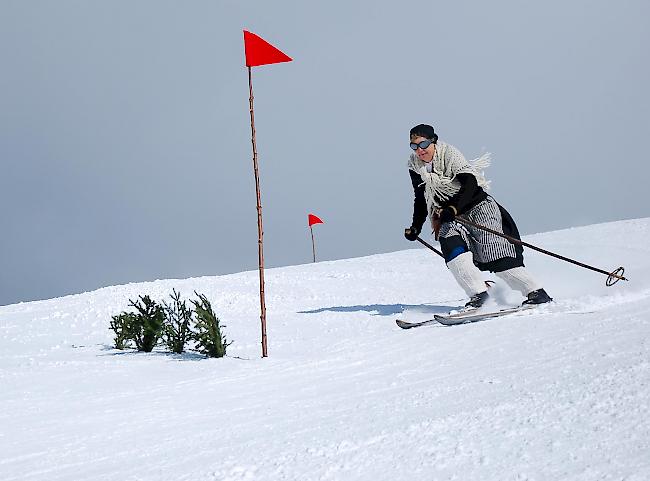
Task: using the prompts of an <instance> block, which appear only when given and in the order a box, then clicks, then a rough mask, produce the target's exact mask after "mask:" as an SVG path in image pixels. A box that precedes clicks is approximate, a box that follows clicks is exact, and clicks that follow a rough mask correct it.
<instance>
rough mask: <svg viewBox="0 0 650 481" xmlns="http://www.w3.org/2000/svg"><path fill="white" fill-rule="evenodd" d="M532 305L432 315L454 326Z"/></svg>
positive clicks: (499, 315) (525, 308)
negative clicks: (489, 310) (490, 310)
mask: <svg viewBox="0 0 650 481" xmlns="http://www.w3.org/2000/svg"><path fill="white" fill-rule="evenodd" d="M533 307H536V305H535V304H524V305H522V306H517V307H510V308H507V309H501V310H499V311H492V312H474V311H471V312H469V313H467V312H462V313H458V314H449V315H441V314H436V315H435V316H434V320H435V321H438V322H439V323H440V324H443V325H445V326H456V325H458V324H466V323H470V322H478V321H483V320H485V319H492V318H495V317H501V316H507V315H510V314H516V313H518V312H522V311H527V310H529V309H532V308H533Z"/></svg>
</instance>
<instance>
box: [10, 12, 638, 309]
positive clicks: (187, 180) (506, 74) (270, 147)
mask: <svg viewBox="0 0 650 481" xmlns="http://www.w3.org/2000/svg"><path fill="white" fill-rule="evenodd" d="M649 5H650V4H649V3H648V2H647V1H645V0H638V1H621V2H616V3H614V2H605V1H586V0H585V1H560V0H553V1H547V2H525V1H514V0H513V1H493V2H482V1H473V2H469V1H454V2H424V1H417V0H416V1H411V2H407V3H403V2H402V3H400V2H393V1H386V0H380V1H360V2H347V1H333V2H318V4H316V2H304V1H297V0H296V1H285V2H265V1H256V2H240V1H234V0H232V1H218V0H216V1H214V0H213V1H208V0H205V1H192V0H188V1H184V2H180V1H161V0H139V1H132V0H129V1H125V0H111V1H87V0H83V1H82V0H78V1H71V0H59V1H24V0H0V65H1V68H2V73H1V75H0V162H1V167H2V169H1V175H0V200H1V202H2V210H1V211H0V216H1V217H0V218H1V223H0V225H1V226H2V236H1V237H0V272H1V274H0V304H8V303H13V302H18V301H26V300H32V299H41V298H48V297H55V296H60V295H64V294H69V293H75V292H82V291H86V290H91V289H95V288H97V287H101V286H107V285H113V284H121V283H127V282H135V281H142V280H151V279H157V278H184V277H191V276H199V275H214V274H221V273H228V272H237V271H243V270H251V269H256V268H257V224H256V213H255V187H254V180H253V173H252V162H251V147H250V126H249V118H248V85H247V74H246V69H245V68H244V67H243V64H244V51H243V40H242V29H247V30H250V31H252V32H254V33H256V34H258V35H260V36H261V37H263V38H264V39H266V40H268V41H269V42H271V43H272V44H274V45H275V46H277V47H278V48H280V49H281V50H283V51H284V52H285V53H287V54H288V55H290V56H291V57H293V58H294V61H293V62H291V63H286V64H279V65H272V66H266V67H259V68H255V69H254V74H253V76H254V78H253V83H254V89H255V110H256V126H257V134H258V149H259V153H260V165H261V181H262V203H263V208H264V222H265V255H266V261H267V266H268V267H273V266H280V265H290V264H300V263H306V262H310V261H311V244H310V238H309V231H308V229H307V214H308V213H309V212H313V213H315V214H317V215H319V216H320V217H321V218H322V219H323V220H324V221H325V225H320V226H316V228H315V234H316V241H317V254H318V258H319V259H321V260H324V259H339V258H346V257H356V256H362V255H367V254H373V253H379V252H389V251H394V250H399V249H405V248H411V247H413V244H409V243H408V242H407V241H406V240H404V238H403V235H402V233H403V228H404V227H406V226H408V224H409V223H410V217H411V208H412V191H411V186H410V182H409V176H408V173H407V171H406V159H407V157H408V155H409V152H410V151H409V149H408V130H409V128H410V127H412V126H413V125H415V124H417V123H421V122H424V123H431V124H433V125H434V126H435V128H436V131H437V132H439V134H440V137H441V139H442V140H445V141H447V142H449V143H452V144H454V145H455V146H457V147H458V148H459V149H460V150H461V151H462V152H463V153H464V154H465V156H466V157H468V158H474V157H477V156H478V155H480V154H481V153H482V152H483V151H486V150H487V151H490V152H492V154H493V165H492V167H490V169H488V171H487V172H486V173H487V177H488V178H489V179H490V180H492V186H493V190H492V193H493V194H494V195H495V197H496V198H497V200H498V201H499V202H501V203H502V204H504V205H505V206H506V207H507V208H508V210H510V212H511V213H512V214H513V216H514V218H515V220H516V221H517V222H518V224H519V227H520V230H521V231H522V232H523V233H532V232H540V231H547V230H553V229H560V228H565V227H569V226H574V225H583V224H590V223H597V222H605V221H611V220H618V219H627V218H634V217H645V216H648V215H650V206H649V205H648V204H649V202H648V201H649V200H650V196H649V195H648V191H647V189H648V187H647V178H648V175H649V174H650V168H649V167H648V162H649V161H648V153H647V148H646V142H647V140H648V139H649V138H650V121H649V120H648V112H650V94H649V93H648V85H650V67H649V62H648V48H649V47H650V26H649V25H648V18H649V16H650V6H649ZM621 241H622V242H624V236H623V235H622V236H621ZM594 242H598V239H594ZM603 261H604V265H605V266H606V265H609V264H610V263H608V262H607V261H606V260H605V259H603ZM432 262H437V260H436V259H435V258H432ZM396 282H397V280H396Z"/></svg>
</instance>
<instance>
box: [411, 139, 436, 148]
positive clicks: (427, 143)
mask: <svg viewBox="0 0 650 481" xmlns="http://www.w3.org/2000/svg"><path fill="white" fill-rule="evenodd" d="M431 144H433V140H423V141H422V142H420V143H419V144H415V143H413V142H411V144H410V145H411V148H412V149H413V150H418V148H420V149H422V150H424V149H426V148H427V147H429V146H430V145H431Z"/></svg>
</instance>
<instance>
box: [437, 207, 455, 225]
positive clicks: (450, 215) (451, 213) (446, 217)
mask: <svg viewBox="0 0 650 481" xmlns="http://www.w3.org/2000/svg"><path fill="white" fill-rule="evenodd" d="M457 213H458V212H457V211H456V208H455V207H454V206H453V205H450V206H449V207H445V208H444V209H442V210H441V211H440V222H443V223H444V222H451V221H452V220H454V217H456V214H457Z"/></svg>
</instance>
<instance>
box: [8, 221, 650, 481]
mask: <svg viewBox="0 0 650 481" xmlns="http://www.w3.org/2000/svg"><path fill="white" fill-rule="evenodd" d="M649 237H650V219H638V220H628V221H621V222H615V223H609V224H602V225H592V226H588V227H581V228H575V229H570V230H564V231H557V232H549V233H544V234H538V235H534V236H528V237H527V238H526V239H525V240H527V241H528V242H531V243H533V244H536V245H539V246H540V247H543V248H545V249H549V250H552V251H554V252H558V253H560V254H563V255H566V256H569V257H573V258H576V259H578V260H580V261H582V262H586V263H590V264H593V265H596V266H599V267H602V268H604V269H608V270H611V269H614V268H615V267H617V266H619V265H624V266H625V267H626V272H625V275H626V276H627V277H628V278H629V279H630V282H619V283H618V284H617V285H615V286H613V287H609V288H608V287H605V283H604V281H605V276H602V275H600V274H597V273H593V272H590V271H588V270H585V269H581V268H578V267H576V266H572V265H570V264H568V263H564V262H561V261H558V260H555V259H552V258H550V257H547V256H543V255H542V254H539V253H536V252H533V251H530V250H527V251H526V261H527V265H528V266H529V267H530V269H531V271H532V272H534V273H535V274H536V275H537V276H538V277H539V278H541V279H542V280H543V281H544V284H545V286H546V287H547V290H548V292H549V293H550V294H551V295H552V296H554V297H555V298H556V302H555V303H553V305H550V306H545V307H543V308H540V309H539V310H538V311H533V312H530V313H527V314H525V315H522V316H519V317H510V318H501V319H497V320H492V321H487V322H483V323H477V324H472V325H464V326H457V327H442V326H437V325H434V326H430V327H425V328H420V329H412V330H409V331H404V330H401V329H399V328H398V327H396V325H395V322H394V321H395V319H396V318H397V317H408V318H410V319H423V318H426V317H430V316H431V314H432V313H435V312H442V311H446V310H448V309H449V308H451V307H455V306H458V305H460V304H461V303H462V301H463V297H464V295H463V293H462V291H461V290H460V289H459V288H458V287H457V286H456V285H455V283H454V282H453V280H452V278H451V276H450V274H449V273H448V272H447V270H446V268H445V266H444V264H443V263H442V262H441V260H440V259H439V258H438V257H437V256H435V255H434V254H432V253H431V252H430V251H428V250H426V249H424V248H422V249H419V248H418V249H411V250H405V251H400V252H395V253H390V254H383V255H375V256H371V257H365V258H358V259H348V260H341V261H334V262H322V263H317V264H309V265H302V266H292V267H286V268H279V269H271V270H267V272H266V280H267V285H266V290H267V308H268V336H269V337H268V340H269V358H267V359H261V358H260V351H261V349H260V327H259V299H258V284H257V282H258V281H257V272H256V271H253V272H244V273H240V274H235V275H228V276H219V277H205V278H197V279H186V280H165V281H155V282H150V283H143V284H130V285H125V286H115V287H109V288H104V289H100V290H98V291H95V292H89V293H84V294H79V295H74V296H69V297H64V298H60V299H52V300H47V301H39V302H30V303H24V304H17V305H11V306H5V307H0V479H1V480H3V481H12V480H20V481H28V480H48V481H54V480H75V481H77V480H193V481H202V480H206V481H208V480H209V481H212V480H368V481H370V480H409V481H410V480H447V479H450V480H451V479H456V480H551V479H552V480H585V481H586V480H600V479H603V480H605V479H606V480H628V481H637V480H638V481H642V480H648V479H650V413H649V407H650V356H649V354H650V314H649V313H650V255H649V251H650V247H648V245H647V239H648V238H649ZM172 288H175V289H177V290H180V291H181V293H182V294H183V296H184V297H185V298H188V297H191V296H192V293H193V291H194V290H197V291H198V292H201V293H205V294H206V295H207V296H208V298H209V299H210V300H211V301H212V303H213V306H214V307H215V309H216V311H217V313H218V314H219V315H220V317H221V319H222V321H223V323H224V324H226V328H225V330H226V333H227V336H228V338H229V339H231V340H233V341H234V344H233V345H232V346H230V348H229V351H228V353H229V357H228V358H225V359H204V358H203V357H202V356H199V355H197V354H193V353H188V354H184V355H171V354H168V353H165V352H163V351H162V350H161V351H160V352H154V353H150V354H143V353H135V352H132V351H117V350H114V349H112V347H111V346H112V333H111V331H109V329H108V326H109V321H110V316H111V315H112V314H115V313H117V312H120V311H122V310H125V309H126V308H127V305H128V299H129V298H133V299H135V298H136V296H137V295H138V294H145V293H148V294H150V295H151V296H152V297H154V298H156V299H163V298H165V297H167V296H168V294H170V293H171V290H172ZM495 297H496V298H497V299H498V300H499V301H500V303H502V304H505V303H519V302H521V298H520V296H519V295H518V294H514V293H512V292H509V291H507V290H506V289H505V287H504V286H503V285H501V284H498V285H497V289H496V291H495Z"/></svg>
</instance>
